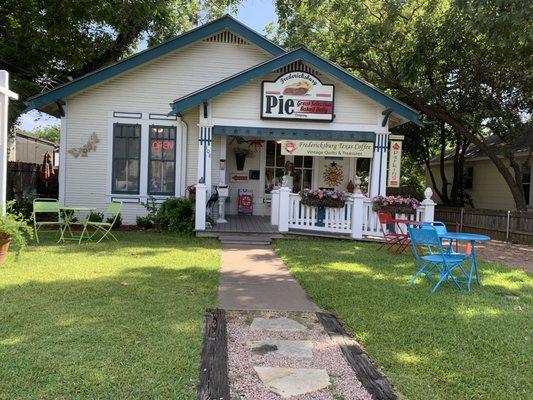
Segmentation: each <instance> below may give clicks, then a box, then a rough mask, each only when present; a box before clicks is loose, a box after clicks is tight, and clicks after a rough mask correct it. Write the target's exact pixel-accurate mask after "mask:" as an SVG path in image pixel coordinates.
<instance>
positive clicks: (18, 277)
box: [0, 233, 220, 399]
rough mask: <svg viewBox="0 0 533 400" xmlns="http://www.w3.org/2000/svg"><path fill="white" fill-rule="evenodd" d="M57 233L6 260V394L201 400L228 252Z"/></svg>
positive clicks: (2, 335)
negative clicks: (207, 322)
mask: <svg viewBox="0 0 533 400" xmlns="http://www.w3.org/2000/svg"><path fill="white" fill-rule="evenodd" d="M119 239H120V242H119V243H115V242H106V243H100V244H82V245H81V246H78V245H77V244H74V243H69V244H65V245H57V244H55V242H54V241H53V240H52V237H51V236H48V240H45V242H44V244H41V245H40V246H38V245H31V246H29V247H28V248H27V249H26V250H25V251H24V252H23V253H22V255H21V257H20V259H19V260H18V261H15V260H14V259H13V256H12V255H9V258H8V260H7V261H6V262H5V263H4V264H2V265H0V398H1V399H131V398H144V399H148V398H150V399H155V398H159V399H171V398H172V399H193V398H195V384H196V381H197V375H198V370H197V368H198V361H199V355H200V350H201V341H202V334H201V332H202V321H203V315H204V310H205V308H206V307H212V306H215V305H216V302H217V298H216V288H217V286H218V283H219V271H218V268H219V263H220V254H219V248H218V245H217V242H215V241H213V240H209V239H204V240H202V239H197V238H177V237H174V236H170V235H163V234H157V233H148V234H145V233H120V234H119Z"/></svg>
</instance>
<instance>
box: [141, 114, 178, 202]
mask: <svg viewBox="0 0 533 400" xmlns="http://www.w3.org/2000/svg"><path fill="white" fill-rule="evenodd" d="M152 128H168V129H171V130H172V129H173V130H174V139H173V140H174V185H173V188H172V191H171V192H153V191H152V190H151V186H152V185H151V178H152V146H151V142H152V138H151V134H152ZM177 142H178V129H177V127H176V126H175V125H156V124H152V125H149V126H148V176H147V177H146V193H147V194H148V195H149V196H176V163H177V159H178V157H177V153H176V151H177V146H176V145H177ZM158 161H161V160H158Z"/></svg>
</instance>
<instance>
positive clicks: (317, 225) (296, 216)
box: [289, 193, 353, 234]
mask: <svg viewBox="0 0 533 400" xmlns="http://www.w3.org/2000/svg"><path fill="white" fill-rule="evenodd" d="M352 209H353V200H348V201H347V202H346V204H345V205H344V207H343V208H331V207H326V208H324V213H323V215H319V210H318V207H312V206H307V205H304V204H302V203H301V198H300V196H299V195H297V194H293V193H291V194H290V196H289V229H303V230H310V231H321V232H331V233H348V234H349V233H350V232H351V231H352Z"/></svg>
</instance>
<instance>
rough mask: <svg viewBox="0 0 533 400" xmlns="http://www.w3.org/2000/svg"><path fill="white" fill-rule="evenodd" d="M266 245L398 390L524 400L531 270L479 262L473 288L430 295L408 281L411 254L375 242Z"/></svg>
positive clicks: (418, 395) (420, 395)
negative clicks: (477, 280)
mask: <svg viewBox="0 0 533 400" xmlns="http://www.w3.org/2000/svg"><path fill="white" fill-rule="evenodd" d="M275 247H276V249H277V252H278V254H280V256H281V257H282V259H283V260H284V261H285V263H286V264H287V265H288V267H289V269H290V270H291V272H292V273H293V274H294V275H295V277H296V278H297V279H298V281H299V282H300V283H301V285H302V286H303V287H304V289H305V290H306V291H307V293H308V294H309V295H310V296H311V297H312V298H313V300H314V301H315V302H316V303H317V304H318V305H319V306H320V307H322V308H324V309H326V310H328V311H331V312H333V313H335V314H336V315H337V316H338V317H339V319H340V320H341V321H342V323H343V324H344V326H345V327H346V328H347V330H349V331H350V333H351V334H353V335H354V336H355V337H356V338H357V339H358V340H359V341H360V342H361V343H362V344H363V345H364V346H365V348H366V349H367V350H368V352H369V353H370V355H371V357H372V358H373V359H374V360H375V361H376V362H377V363H378V364H379V365H380V367H381V368H382V369H383V370H384V372H385V373H386V374H387V376H388V377H389V378H390V379H391V381H392V382H393V384H394V385H395V386H396V387H397V388H398V390H399V391H400V392H401V394H402V395H403V396H405V397H407V398H409V399H446V400H448V399H469V400H470V399H506V400H509V399H526V398H531V397H530V396H531V393H532V392H533V387H532V382H533V380H532V377H533V370H532V367H531V365H532V364H531V360H532V358H531V357H532V355H533V346H532V344H531V343H532V338H531V336H532V335H531V329H532V323H533V322H532V321H533V318H532V312H531V310H532V306H533V302H532V295H533V279H532V277H531V276H529V275H527V274H525V273H524V272H522V271H520V270H517V269H511V268H509V267H507V266H504V265H498V264H495V263H486V262H482V263H480V271H481V279H482V284H483V287H482V288H477V287H476V288H475V290H474V292H473V293H472V294H468V293H466V291H463V292H459V291H458V290H457V289H455V288H454V287H453V286H451V285H449V284H443V285H442V286H441V288H440V289H439V290H438V291H437V292H436V293H435V294H431V293H430V291H431V286H430V284H429V283H428V282H427V281H425V280H424V281H419V282H418V283H417V284H416V285H415V286H414V287H413V288H408V287H407V283H408V281H409V278H410V277H411V275H412V274H413V273H414V272H415V271H416V267H415V265H414V262H413V257H412V256H410V255H401V256H395V255H391V254H389V253H387V252H384V251H377V248H378V246H377V245H376V244H367V243H356V242H351V241H339V240H327V239H315V240H313V239H310V240H298V241H296V240H278V241H276V242H275ZM505 294H512V295H516V296H518V297H519V299H518V300H511V299H507V298H505V296H504V295H505ZM518 306H520V308H519V307H518ZM520 309H521V310H522V311H520Z"/></svg>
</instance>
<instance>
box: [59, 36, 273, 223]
mask: <svg viewBox="0 0 533 400" xmlns="http://www.w3.org/2000/svg"><path fill="white" fill-rule="evenodd" d="M269 57H270V56H269V55H268V54H267V53H266V52H265V51H264V50H262V49H259V48H258V47H255V46H252V45H245V44H232V43H217V42H204V41H200V42H197V43H194V44H191V45H189V46H187V47H184V48H182V49H179V50H176V51H175V52H173V53H171V54H168V55H166V56H164V57H161V58H159V59H157V60H154V61H152V62H150V63H147V64H145V65H143V66H141V67H138V68H135V69H133V70H130V71H128V72H125V73H123V74H121V75H119V76H117V77H115V78H113V79H110V80H108V81H105V82H103V83H102V84H100V85H98V86H94V87H92V88H90V89H87V90H85V91H83V92H80V93H77V94H75V95H72V96H70V97H68V98H67V103H68V112H67V115H66V117H65V123H66V126H67V133H66V140H64V141H63V142H62V143H61V146H65V147H66V150H68V149H71V148H73V147H80V146H82V145H84V144H85V143H87V140H88V139H89V136H90V135H91V134H92V133H93V132H95V133H96V134H97V135H98V138H99V140H100V142H99V143H98V145H97V148H96V151H92V152H90V153H89V155H88V157H79V158H74V157H73V156H72V155H70V154H68V153H67V155H66V157H67V159H68V160H67V164H66V172H65V173H66V180H65V200H64V202H65V204H66V205H77V206H79V205H83V206H87V207H92V208H95V209H98V210H100V211H101V210H104V209H105V208H106V207H107V204H108V202H109V200H110V199H109V197H108V196H107V195H108V193H109V188H108V187H107V186H108V185H109V181H108V173H110V171H109V172H108V166H107V160H108V151H110V146H111V143H108V114H109V112H113V111H118V112H142V113H159V114H166V113H167V112H168V111H169V110H170V107H169V103H170V102H172V100H173V99H175V98H176V97H180V96H182V95H185V94H187V93H190V92H191V91H194V90H197V89H200V88H202V87H204V86H206V85H209V84H211V83H213V82H216V81H218V80H220V79H222V78H224V77H226V76H229V75H232V74H234V73H236V72H238V71H240V70H242V69H245V68H248V67H250V66H252V65H255V64H257V63H260V62H262V61H265V60H266V59H268V58H269ZM184 120H185V122H186V123H187V125H188V138H187V164H186V178H185V181H186V184H187V185H189V184H192V183H194V182H196V179H197V177H196V174H197V162H198V109H197V108H196V107H195V108H194V110H191V111H188V112H185V113H184ZM135 121H136V120H135V119H132V120H131V122H132V123H135ZM155 123H158V121H154V124H155ZM143 156H145V157H147V156H148V155H147V154H146V155H143ZM213 182H218V179H217V180H214V181H213ZM145 213H146V210H145V209H144V207H143V206H142V205H140V204H124V207H123V211H122V216H123V220H124V222H125V223H127V224H134V223H135V219H136V217H137V216H138V215H144V214H145Z"/></svg>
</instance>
